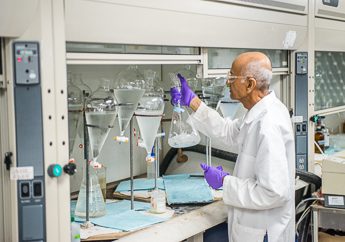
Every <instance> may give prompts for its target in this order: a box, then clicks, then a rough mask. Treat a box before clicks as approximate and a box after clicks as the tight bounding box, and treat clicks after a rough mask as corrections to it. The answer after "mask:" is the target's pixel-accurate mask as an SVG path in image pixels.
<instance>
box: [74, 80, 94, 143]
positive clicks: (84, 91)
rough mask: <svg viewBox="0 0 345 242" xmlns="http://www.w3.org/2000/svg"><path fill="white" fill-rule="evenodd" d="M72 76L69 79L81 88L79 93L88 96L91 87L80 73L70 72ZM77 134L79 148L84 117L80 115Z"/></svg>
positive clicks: (81, 140) (82, 138) (82, 134)
mask: <svg viewBox="0 0 345 242" xmlns="http://www.w3.org/2000/svg"><path fill="white" fill-rule="evenodd" d="M72 76H73V78H72V80H71V81H72V83H73V84H74V85H76V86H77V87H78V88H79V89H80V90H81V93H82V95H83V96H84V98H86V97H88V96H90V95H91V93H92V91H91V88H90V87H89V86H88V85H86V84H85V83H84V82H83V79H82V74H79V73H74V74H72ZM78 136H79V138H80V142H81V143H80V144H79V148H83V147H84V145H83V143H84V118H83V116H82V115H81V116H80V119H79V127H78Z"/></svg>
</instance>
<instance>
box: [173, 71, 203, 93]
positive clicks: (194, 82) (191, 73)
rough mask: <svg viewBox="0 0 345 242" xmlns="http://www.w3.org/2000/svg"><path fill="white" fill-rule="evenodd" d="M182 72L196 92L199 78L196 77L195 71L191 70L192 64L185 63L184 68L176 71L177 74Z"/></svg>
mask: <svg viewBox="0 0 345 242" xmlns="http://www.w3.org/2000/svg"><path fill="white" fill-rule="evenodd" d="M178 74H180V75H181V76H183V77H184V78H185V80H186V82H187V84H188V86H189V88H190V89H191V90H192V91H193V92H195V90H196V88H197V87H198V82H199V81H198V79H197V78H196V74H195V72H194V71H192V70H191V66H190V65H184V66H183V68H181V69H179V70H177V71H175V75H176V76H177V75H178Z"/></svg>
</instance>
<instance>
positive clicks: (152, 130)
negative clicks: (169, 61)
mask: <svg viewBox="0 0 345 242" xmlns="http://www.w3.org/2000/svg"><path fill="white" fill-rule="evenodd" d="M155 75H156V72H155V71H151V70H145V71H144V76H145V82H146V90H145V93H144V95H143V97H142V98H141V99H140V102H139V103H140V105H139V106H138V109H137V110H136V111H135V115H136V118H137V121H138V125H139V129H140V133H141V137H142V139H143V142H144V146H145V149H146V151H147V156H146V161H148V162H153V161H154V159H153V158H152V157H151V151H152V147H153V145H154V142H155V138H156V135H157V131H158V128H159V125H160V122H161V119H162V115H163V111H164V107H165V104H164V90H163V87H162V86H161V85H160V84H159V83H158V82H157V81H155V80H154V79H155Z"/></svg>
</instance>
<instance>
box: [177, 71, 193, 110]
mask: <svg viewBox="0 0 345 242" xmlns="http://www.w3.org/2000/svg"><path fill="white" fill-rule="evenodd" d="M177 77H178V78H179V79H180V82H181V102H180V105H181V106H188V107H189V105H190V102H191V101H192V99H193V98H194V97H195V96H196V95H195V93H194V92H193V91H192V90H191V89H190V88H189V85H188V83H187V82H186V80H185V79H184V77H183V76H181V74H178V75H177Z"/></svg>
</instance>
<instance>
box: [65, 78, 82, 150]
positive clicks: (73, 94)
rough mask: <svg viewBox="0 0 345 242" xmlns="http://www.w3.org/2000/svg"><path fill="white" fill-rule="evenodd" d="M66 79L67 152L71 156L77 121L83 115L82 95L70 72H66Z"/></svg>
mask: <svg viewBox="0 0 345 242" xmlns="http://www.w3.org/2000/svg"><path fill="white" fill-rule="evenodd" d="M67 79H68V85H67V92H68V94H67V99H68V127H69V133H68V134H69V154H70V156H71V154H72V151H73V147H74V142H75V139H76V136H77V132H78V128H79V123H80V120H81V119H82V117H83V105H84V96H83V95H82V93H81V90H80V89H79V88H78V87H76V86H75V85H74V84H73V83H72V81H71V80H72V76H71V75H70V74H68V77H67Z"/></svg>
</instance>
